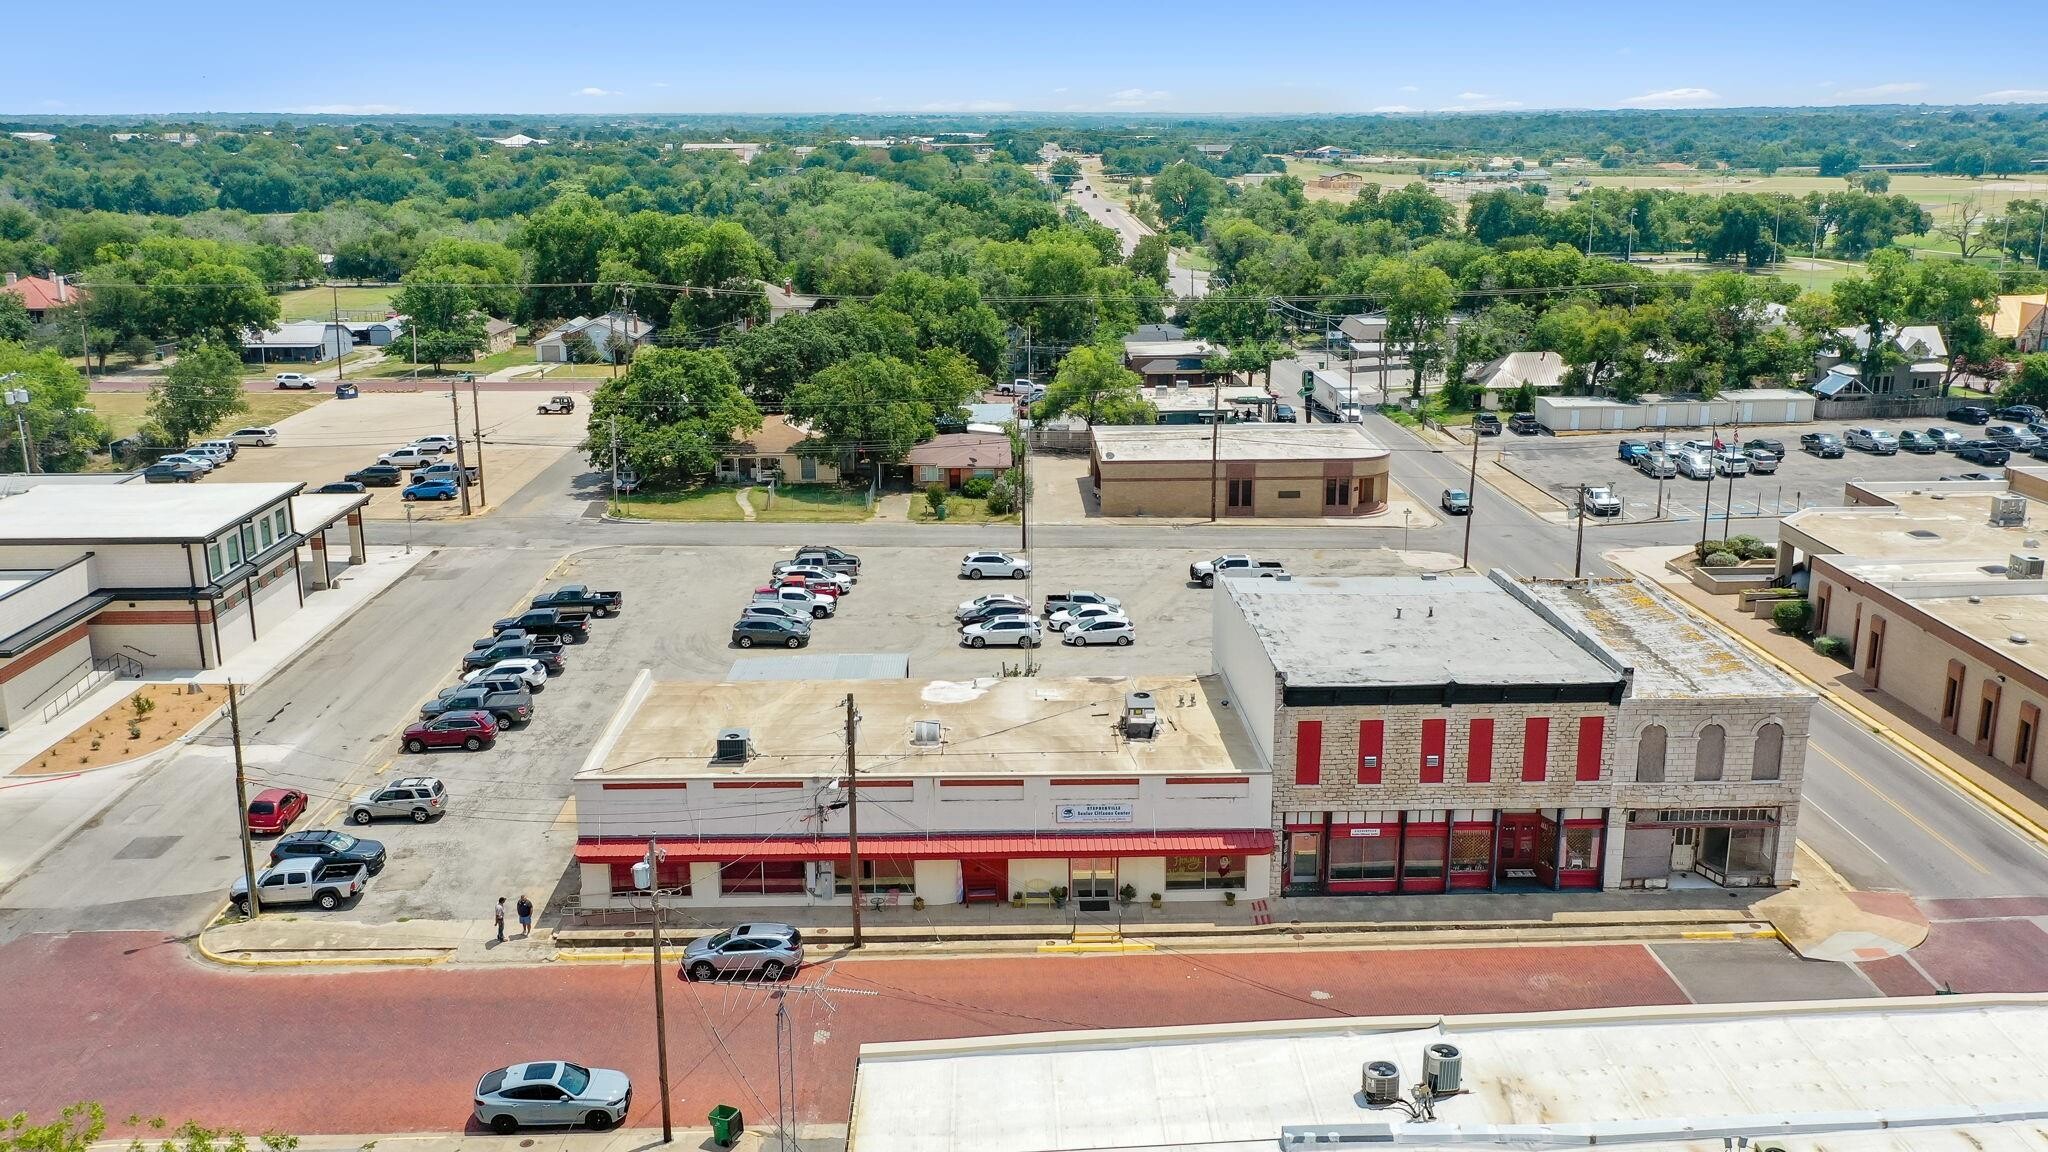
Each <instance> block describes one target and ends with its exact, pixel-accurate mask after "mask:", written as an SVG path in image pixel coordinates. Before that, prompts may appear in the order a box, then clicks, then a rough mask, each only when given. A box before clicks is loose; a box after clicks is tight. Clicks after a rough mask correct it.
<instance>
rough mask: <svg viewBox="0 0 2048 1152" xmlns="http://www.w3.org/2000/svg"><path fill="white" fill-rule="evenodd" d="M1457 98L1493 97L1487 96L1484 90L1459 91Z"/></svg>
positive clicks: (1478, 98)
mask: <svg viewBox="0 0 2048 1152" xmlns="http://www.w3.org/2000/svg"><path fill="white" fill-rule="evenodd" d="M1458 99H1460V100H1491V99H1493V97H1491V96H1488V95H1487V94H1486V93H1484V92H1460V93H1458Z"/></svg>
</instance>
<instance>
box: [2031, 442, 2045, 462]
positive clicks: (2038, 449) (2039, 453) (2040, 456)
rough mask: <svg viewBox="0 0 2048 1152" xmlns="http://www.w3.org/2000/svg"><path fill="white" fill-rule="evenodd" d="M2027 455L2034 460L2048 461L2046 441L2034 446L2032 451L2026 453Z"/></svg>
mask: <svg viewBox="0 0 2048 1152" xmlns="http://www.w3.org/2000/svg"><path fill="white" fill-rule="evenodd" d="M2027 455H2028V456H2031V457H2033V458H2034V459H2036V460H2048V440H2044V441H2042V442H2041V443H2039V444H2036V445H2034V450H2033V451H2031V452H2029V453H2027Z"/></svg>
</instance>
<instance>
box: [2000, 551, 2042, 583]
mask: <svg viewBox="0 0 2048 1152" xmlns="http://www.w3.org/2000/svg"><path fill="white" fill-rule="evenodd" d="M2042 575H2043V564H2042V561H2041V556H2040V555H2039V554H2038V553H2027V552H2015V553H2013V554H2012V555H2010V556H2008V557H2006V558H2005V578H2006V579H2007V580H2039V579H2041V577H2042Z"/></svg>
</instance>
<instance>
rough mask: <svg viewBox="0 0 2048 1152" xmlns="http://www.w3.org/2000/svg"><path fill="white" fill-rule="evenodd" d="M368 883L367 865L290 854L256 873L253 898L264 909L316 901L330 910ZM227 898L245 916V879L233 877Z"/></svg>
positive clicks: (247, 890)
mask: <svg viewBox="0 0 2048 1152" xmlns="http://www.w3.org/2000/svg"><path fill="white" fill-rule="evenodd" d="M369 882H370V868H369V865H367V864H347V863H343V862H341V861H337V860H316V859H314V858H312V857H310V856H293V857H290V858H288V859H284V860H279V861H278V862H277V863H275V864H272V865H271V866H270V867H268V868H265V869H264V870H263V871H261V872H258V873H257V874H256V893H257V895H256V898H257V899H258V900H261V901H262V902H263V906H264V907H265V908H275V907H281V906H283V905H286V904H316V905H319V906H320V907H321V908H324V909H327V910H328V911H332V910H334V909H336V908H339V907H340V906H341V904H342V902H343V901H345V900H352V899H354V898H355V897H356V896H357V895H358V894H360V893H361V892H362V890H363V887H364V886H365V885H367V884H368V883H369ZM228 897H229V899H231V900H233V901H234V904H235V909H236V911H239V912H241V913H242V914H243V915H245V916H246V915H248V913H249V882H248V881H247V880H246V879H244V878H242V877H239V876H238V877H236V878H235V886H234V888H233V889H232V890H231V891H230V892H229V893H228Z"/></svg>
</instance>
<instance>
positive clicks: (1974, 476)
mask: <svg viewBox="0 0 2048 1152" xmlns="http://www.w3.org/2000/svg"><path fill="white" fill-rule="evenodd" d="M1956 479H1958V480H1996V479H1998V477H1996V476H1993V475H1992V474H1991V473H1989V472H1965V473H1963V474H1962V475H1961V476H1958V477H1956Z"/></svg>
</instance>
